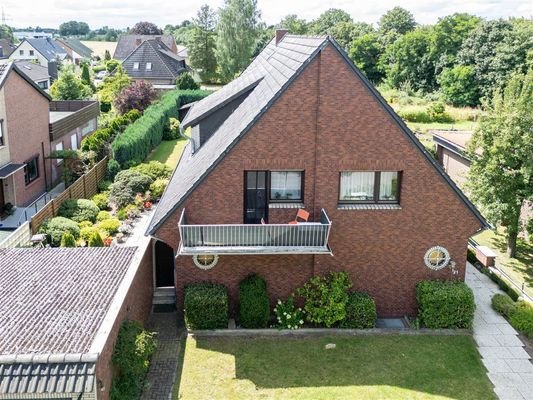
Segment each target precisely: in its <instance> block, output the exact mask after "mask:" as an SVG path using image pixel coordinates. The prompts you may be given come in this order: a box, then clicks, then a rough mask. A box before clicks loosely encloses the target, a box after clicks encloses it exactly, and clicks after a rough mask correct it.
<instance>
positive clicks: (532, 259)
mask: <svg viewBox="0 0 533 400" xmlns="http://www.w3.org/2000/svg"><path fill="white" fill-rule="evenodd" d="M489 247H492V248H494V249H497V250H498V251H499V252H500V253H501V254H505V255H506V253H507V241H506V240H505V236H504V235H503V234H501V233H500V232H497V233H495V235H494V236H493V237H491V238H490V239H489ZM501 262H502V264H503V265H505V266H506V267H508V268H512V269H514V270H516V271H519V272H520V273H521V275H522V276H523V277H524V281H525V282H526V284H528V285H529V286H530V287H531V286H533V245H532V244H530V243H528V242H526V241H525V240H522V239H518V240H517V242H516V257H515V258H508V257H505V259H503V260H501Z"/></svg>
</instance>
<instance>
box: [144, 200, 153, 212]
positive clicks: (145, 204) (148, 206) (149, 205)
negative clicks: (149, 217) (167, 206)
mask: <svg viewBox="0 0 533 400" xmlns="http://www.w3.org/2000/svg"><path fill="white" fill-rule="evenodd" d="M144 208H145V209H146V210H149V209H150V208H152V203H151V202H150V201H145V202H144Z"/></svg>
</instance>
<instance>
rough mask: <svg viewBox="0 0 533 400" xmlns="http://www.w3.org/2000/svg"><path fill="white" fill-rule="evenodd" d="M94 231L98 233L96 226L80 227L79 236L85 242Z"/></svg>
mask: <svg viewBox="0 0 533 400" xmlns="http://www.w3.org/2000/svg"><path fill="white" fill-rule="evenodd" d="M95 232H96V233H99V231H98V228H97V227H96V226H88V227H85V228H82V229H80V238H81V239H82V240H83V241H85V243H89V239H90V238H91V236H92V235H93V234H94V233H95Z"/></svg>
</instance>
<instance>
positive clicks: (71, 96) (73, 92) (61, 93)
mask: <svg viewBox="0 0 533 400" xmlns="http://www.w3.org/2000/svg"><path fill="white" fill-rule="evenodd" d="M90 94H91V89H90V88H89V87H87V86H85V85H84V84H83V83H82V81H81V80H80V79H79V78H78V77H77V76H76V75H75V74H74V71H73V70H72V68H67V67H64V68H63V70H62V71H61V73H60V74H59V78H58V79H57V80H56V81H55V82H54V83H53V84H52V86H51V87H50V95H51V96H52V98H53V99H54V100H82V99H86V98H87V97H89V96H90Z"/></svg>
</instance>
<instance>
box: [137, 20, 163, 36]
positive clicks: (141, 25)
mask: <svg viewBox="0 0 533 400" xmlns="http://www.w3.org/2000/svg"><path fill="white" fill-rule="evenodd" d="M130 34H132V35H162V34H163V31H162V30H161V28H159V27H158V26H157V25H156V24H154V23H152V22H148V21H140V22H137V23H136V24H135V25H133V28H131V29H130Z"/></svg>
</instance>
